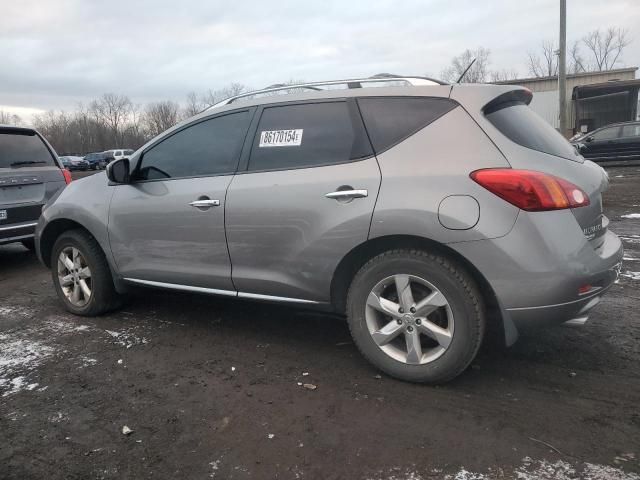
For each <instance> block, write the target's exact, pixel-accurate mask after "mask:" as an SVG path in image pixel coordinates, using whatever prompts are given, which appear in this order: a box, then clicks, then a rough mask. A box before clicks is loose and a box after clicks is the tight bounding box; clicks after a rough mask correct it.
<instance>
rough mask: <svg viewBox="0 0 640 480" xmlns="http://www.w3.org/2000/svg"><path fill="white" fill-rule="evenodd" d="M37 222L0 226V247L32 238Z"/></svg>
mask: <svg viewBox="0 0 640 480" xmlns="http://www.w3.org/2000/svg"><path fill="white" fill-rule="evenodd" d="M36 224H37V222H33V221H32V222H23V223H18V224H11V225H0V245H4V244H7V243H13V242H20V241H22V240H29V239H31V238H33V236H34V232H35V229H36Z"/></svg>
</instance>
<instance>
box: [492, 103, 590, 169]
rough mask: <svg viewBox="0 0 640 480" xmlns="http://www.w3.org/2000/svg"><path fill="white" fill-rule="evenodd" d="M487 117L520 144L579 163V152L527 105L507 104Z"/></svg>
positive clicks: (508, 136)
mask: <svg viewBox="0 0 640 480" xmlns="http://www.w3.org/2000/svg"><path fill="white" fill-rule="evenodd" d="M485 116H486V118H487V120H489V121H490V122H491V123H492V124H493V126H494V127H496V128H497V129H498V130H499V131H500V133H502V134H503V135H504V136H505V137H507V138H509V139H510V140H512V141H513V142H515V143H517V144H518V145H522V146H523V147H526V148H530V149H532V150H536V151H538V152H543V153H548V154H549V155H555V156H557V157H562V158H567V159H569V160H574V161H577V160H578V159H579V157H578V153H577V151H576V149H575V148H574V147H573V146H572V145H571V144H570V143H569V142H568V141H567V140H566V139H565V138H564V137H563V136H562V135H560V133H558V132H557V131H556V129H555V128H553V127H552V126H551V125H550V124H548V123H547V122H546V121H545V120H543V119H542V118H541V117H540V116H538V114H537V113H535V112H534V111H533V110H531V108H529V107H528V106H527V104H525V103H524V102H518V101H515V102H508V103H505V104H502V105H497V106H495V107H493V108H491V109H489V110H487V111H485Z"/></svg>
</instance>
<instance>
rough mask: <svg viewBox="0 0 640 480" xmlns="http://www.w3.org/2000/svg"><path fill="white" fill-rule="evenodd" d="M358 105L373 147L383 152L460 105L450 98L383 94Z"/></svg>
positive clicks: (362, 99)
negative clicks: (383, 95) (387, 95)
mask: <svg viewBox="0 0 640 480" xmlns="http://www.w3.org/2000/svg"><path fill="white" fill-rule="evenodd" d="M358 105H359V106H360V111H361V112H362V118H363V119H364V123H365V125H366V126H367V132H369V137H370V138H371V143H372V144H373V148H374V150H375V151H376V153H380V152H382V151H383V150H386V149H388V148H390V147H392V146H393V145H395V144H396V143H398V142H400V141H402V140H403V139H405V138H407V137H408V136H409V135H412V134H414V133H416V132H417V131H418V130H420V129H421V128H424V127H425V126H427V125H429V124H430V123H431V122H433V121H434V120H436V119H437V118H439V117H441V116H442V115H444V114H445V113H447V112H449V111H451V110H453V109H454V108H455V107H456V105H457V104H456V103H455V102H452V101H451V100H448V99H446V98H424V97H381V98H360V99H358Z"/></svg>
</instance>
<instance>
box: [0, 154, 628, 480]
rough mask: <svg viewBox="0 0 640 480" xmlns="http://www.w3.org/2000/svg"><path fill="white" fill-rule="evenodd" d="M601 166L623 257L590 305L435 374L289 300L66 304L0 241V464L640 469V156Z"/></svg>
mask: <svg viewBox="0 0 640 480" xmlns="http://www.w3.org/2000/svg"><path fill="white" fill-rule="evenodd" d="M610 176H611V189H610V190H609V192H608V193H607V194H606V197H605V208H606V214H607V215H608V216H609V218H610V219H611V227H610V228H611V229H612V230H613V231H615V232H616V233H618V234H619V235H621V236H622V237H623V240H624V244H625V248H626V253H625V263H624V265H623V276H622V277H621V278H620V280H619V283H617V284H616V285H614V286H613V287H612V289H611V290H610V292H609V294H608V295H607V296H606V297H605V299H604V300H603V302H602V303H601V304H600V305H599V306H598V307H597V309H596V310H595V311H594V312H593V315H592V317H591V319H590V321H589V322H588V323H587V324H586V325H585V326H583V327H582V328H568V327H557V328H553V329H547V330H542V331H537V332H532V333H528V334H526V335H524V336H522V337H521V338H520V340H519V341H518V343H516V345H514V346H513V347H511V348H509V349H501V348H497V347H496V346H491V347H488V346H485V347H484V348H483V349H482V351H481V352H480V354H479V356H478V358H477V361H476V362H474V364H473V365H472V367H470V368H469V369H468V371H466V372H465V373H464V374H462V375H461V376H460V377H459V378H458V379H456V380H455V381H454V382H452V383H450V384H448V385H446V386H441V387H437V388H434V387H427V386H420V385H412V384H408V383H403V382H399V381H396V380H393V379H391V378H388V377H385V376H382V377H380V376H378V372H377V371H376V370H375V369H373V367H371V366H370V365H369V364H367V362H366V361H365V360H364V359H363V358H362V357H361V356H360V355H359V353H358V352H357V350H356V348H355V346H354V345H353V344H352V342H351V340H350V337H349V332H348V329H347V326H346V324H345V322H344V321H343V320H342V319H340V318H335V317H331V316H328V315H325V314H319V313H314V312H309V311H304V310H296V309H292V308H290V307H286V308H285V307H283V306H273V305H267V304H260V303H251V302H243V301H231V300H223V299H218V298H213V297H207V296H197V295H187V294H178V293H172V292H160V291H151V290H141V291H140V292H139V293H138V294H137V295H135V296H134V298H133V299H132V300H131V301H130V302H129V303H128V304H127V305H126V306H125V308H124V309H123V310H122V311H120V312H117V313H114V314H111V315H107V316H104V317H100V318H79V317H74V316H72V315H70V314H67V313H66V312H65V311H64V310H63V309H62V308H61V306H60V305H59V304H58V302H57V300H56V298H55V294H54V291H53V288H52V286H51V280H50V276H49V272H48V271H47V270H45V269H44V268H43V267H42V266H41V265H40V264H39V263H38V262H37V260H36V258H35V256H34V255H33V254H31V253H29V252H27V251H26V250H25V249H23V248H22V247H21V246H5V247H0V478H3V479H4V478H12V479H30V478H48V479H58V478H71V479H76V478H77V479H89V478H109V479H111V478H182V479H206V478H217V479H245V478H246V479H272V478H274V479H275V478H278V479H406V480H409V479H411V480H421V479H432V478H433V479H440V478H448V479H452V480H453V479H456V480H470V479H476V480H478V479H493V478H496V479H502V478H519V479H525V480H526V479H535V478H549V479H550V478H558V479H575V478H585V479H593V480H597V479H607V480H609V479H613V480H616V479H620V480H639V479H640V369H639V366H638V365H640V343H639V340H640V288H639V286H640V218H633V217H634V216H633V215H631V217H630V218H625V217H624V215H630V214H634V213H635V214H640V167H627V168H614V169H611V170H610ZM637 216H638V217H640V215H637ZM298 382H302V383H311V384H314V385H317V389H316V390H308V389H305V388H304V387H302V386H300V385H299V383H298ZM124 426H127V427H128V428H129V429H131V430H133V432H132V433H130V434H129V435H124V434H123V433H122V429H123V427H124Z"/></svg>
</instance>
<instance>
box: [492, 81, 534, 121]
mask: <svg viewBox="0 0 640 480" xmlns="http://www.w3.org/2000/svg"><path fill="white" fill-rule="evenodd" d="M532 98H533V93H531V90H529V89H526V88H522V89H518V90H511V91H509V92H505V93H503V94H501V95H498V96H497V97H496V98H494V99H493V100H491V101H490V102H489V103H487V104H486V105H485V106H484V107H482V112H483V113H484V114H485V115H488V114H490V113H493V112H495V111H498V110H501V109H503V108H505V107H510V106H512V105H518V104H520V105H522V104H524V105H529V104H530V103H531V99H532Z"/></svg>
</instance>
